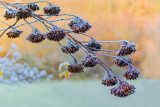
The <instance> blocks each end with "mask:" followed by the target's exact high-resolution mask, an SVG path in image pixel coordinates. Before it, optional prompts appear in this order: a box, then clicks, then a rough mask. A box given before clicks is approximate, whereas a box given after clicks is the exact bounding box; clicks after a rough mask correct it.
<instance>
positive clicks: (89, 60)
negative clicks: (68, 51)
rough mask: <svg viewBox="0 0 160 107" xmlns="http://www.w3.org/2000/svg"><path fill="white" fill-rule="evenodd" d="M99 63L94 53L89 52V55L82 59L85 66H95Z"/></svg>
mask: <svg viewBox="0 0 160 107" xmlns="http://www.w3.org/2000/svg"><path fill="white" fill-rule="evenodd" d="M97 64H98V62H97V61H96V57H95V56H94V55H92V54H87V57H86V58H85V59H84V60H83V61H82V65H84V67H94V66H96V65H97Z"/></svg>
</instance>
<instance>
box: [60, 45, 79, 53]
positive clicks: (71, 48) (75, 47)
mask: <svg viewBox="0 0 160 107" xmlns="http://www.w3.org/2000/svg"><path fill="white" fill-rule="evenodd" d="M61 50H62V52H63V53H67V54H68V52H69V53H71V54H73V53H76V52H77V51H78V50H79V46H78V45H76V44H74V43H71V42H68V43H67V45H66V46H63V47H62V48H61Z"/></svg>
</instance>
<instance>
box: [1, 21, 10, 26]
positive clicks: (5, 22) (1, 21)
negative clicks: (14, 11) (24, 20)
mask: <svg viewBox="0 0 160 107" xmlns="http://www.w3.org/2000/svg"><path fill="white" fill-rule="evenodd" d="M0 22H2V23H4V24H6V25H8V26H10V25H9V24H8V23H6V22H4V21H2V20H0Z"/></svg>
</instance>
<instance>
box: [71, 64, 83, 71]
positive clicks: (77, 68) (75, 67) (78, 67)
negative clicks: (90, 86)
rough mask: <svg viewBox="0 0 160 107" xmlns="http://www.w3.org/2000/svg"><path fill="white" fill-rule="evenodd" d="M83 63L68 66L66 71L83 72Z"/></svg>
mask: <svg viewBox="0 0 160 107" xmlns="http://www.w3.org/2000/svg"><path fill="white" fill-rule="evenodd" d="M83 69H84V67H83V65H82V64H74V65H69V66H68V71H69V72H71V73H81V72H83Z"/></svg>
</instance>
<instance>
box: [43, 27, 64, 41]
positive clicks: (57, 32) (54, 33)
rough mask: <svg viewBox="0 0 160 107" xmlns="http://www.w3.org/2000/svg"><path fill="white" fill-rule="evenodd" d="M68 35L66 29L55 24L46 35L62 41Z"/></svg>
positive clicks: (51, 38) (53, 39)
mask: <svg viewBox="0 0 160 107" xmlns="http://www.w3.org/2000/svg"><path fill="white" fill-rule="evenodd" d="M65 36H66V34H65V31H64V30H62V29H61V28H59V27H57V26H56V25H54V26H53V27H52V29H51V30H50V31H49V32H47V33H46V37H47V38H48V39H49V40H51V41H60V40H62V39H64V37H65Z"/></svg>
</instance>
